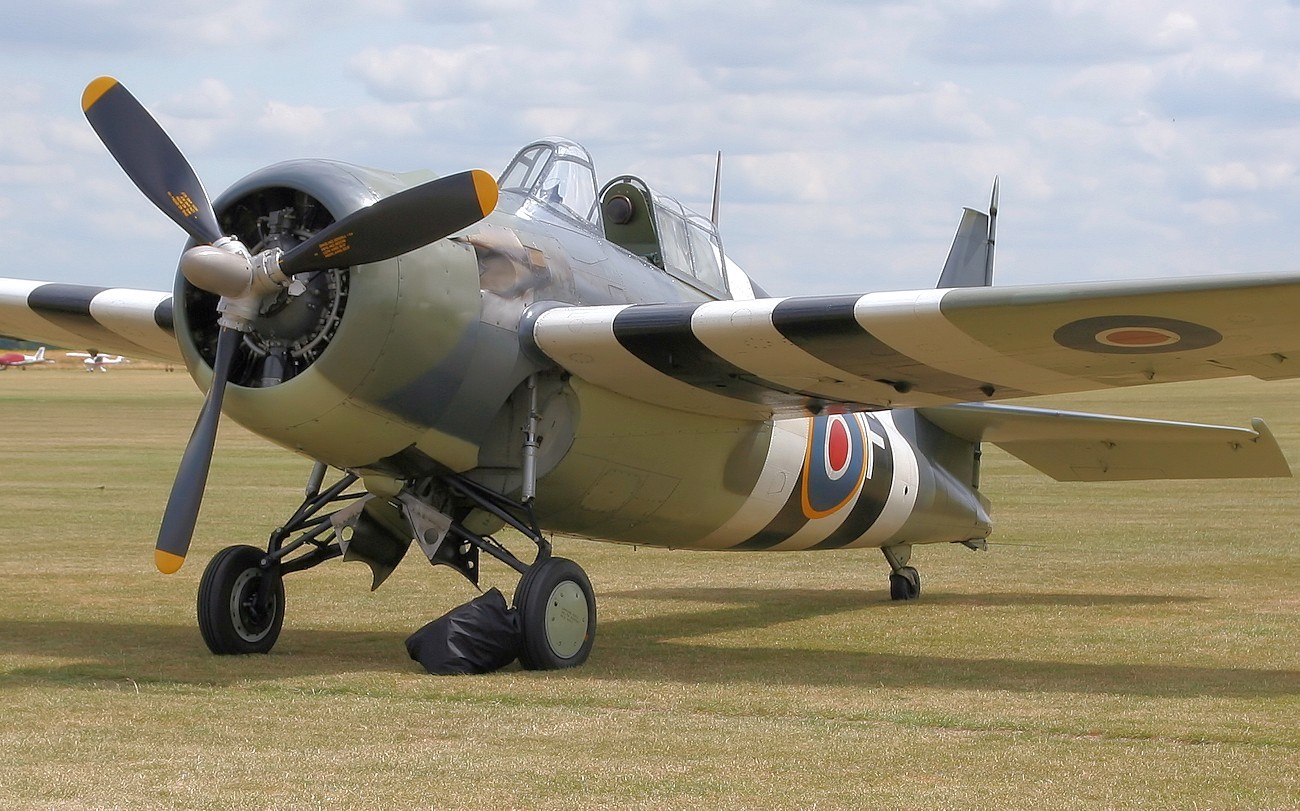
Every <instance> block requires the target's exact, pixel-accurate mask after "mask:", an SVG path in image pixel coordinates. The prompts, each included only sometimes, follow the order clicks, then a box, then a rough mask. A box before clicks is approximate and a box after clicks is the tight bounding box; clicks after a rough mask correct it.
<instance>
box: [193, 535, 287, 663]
mask: <svg viewBox="0 0 1300 811" xmlns="http://www.w3.org/2000/svg"><path fill="white" fill-rule="evenodd" d="M264 557H266V553H265V552H264V551H262V550H261V549H258V548H256V547H252V546H229V547H226V548H225V549H223V550H221V551H220V552H218V553H217V554H216V556H215V557H213V558H212V560H211V562H209V563H208V568H206V569H204V570H203V579H202V580H201V581H199V598H198V614H199V632H200V633H202V634H203V641H204V642H206V643H207V645H208V649H209V650H211V651H212V652H213V653H215V654H217V655H219V656H224V655H229V654H241V653H266V652H268V651H270V650H271V648H273V647H274V646H275V642H276V640H277V639H279V637H280V627H281V626H282V625H283V624H284V580H283V579H282V578H281V577H280V572H279V571H278V569H275V568H268V569H264V568H262V565H261V563H262V558H264Z"/></svg>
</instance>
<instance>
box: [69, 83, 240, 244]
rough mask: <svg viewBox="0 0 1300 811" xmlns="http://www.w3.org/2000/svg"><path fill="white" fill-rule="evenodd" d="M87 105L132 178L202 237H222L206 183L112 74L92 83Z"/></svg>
mask: <svg viewBox="0 0 1300 811" xmlns="http://www.w3.org/2000/svg"><path fill="white" fill-rule="evenodd" d="M81 109H82V110H83V111H84V112H85V114H86V119H87V120H88V121H89V122H90V126H92V127H94V128H95V132H96V133H98V135H99V138H100V140H101V141H103V142H104V146H106V147H108V151H109V152H110V153H112V155H113V157H114V158H115V159H116V160H117V163H118V165H119V166H121V167H122V169H123V171H125V172H126V174H127V177H129V178H131V180H132V181H134V183H135V185H136V186H138V187H139V188H140V191H142V192H144V196H145V197H148V198H149V201H150V202H152V203H153V204H154V205H155V206H157V207H158V208H159V210H161V211H162V213H164V214H166V215H167V216H168V217H171V218H172V219H173V220H175V221H176V223H177V224H178V225H180V227H181V228H184V229H185V232H186V233H187V234H189V235H190V236H191V237H194V239H195V240H196V241H198V242H202V243H204V244H210V243H213V242H216V241H217V240H218V239H220V238H221V236H222V233H221V227H220V226H219V225H217V215H216V213H215V212H213V210H212V203H211V202H210V201H209V200H208V195H207V192H205V191H204V190H203V184H202V183H200V182H199V178H198V176H197V175H195V174H194V169H193V168H191V167H190V164H189V162H188V161H187V160H185V156H184V155H182V154H181V151H180V150H179V149H177V148H176V144H174V143H172V139H171V138H169V137H168V136H167V133H166V132H165V131H164V130H163V128H162V127H160V126H158V122H157V121H155V120H154V118H153V116H151V115H149V111H148V110H146V109H145V108H144V107H143V106H141V104H140V102H138V101H136V99H135V96H132V95H131V93H130V92H129V91H127V89H126V88H125V87H123V86H122V85H121V84H119V83H118V81H117V80H116V79H114V78H112V77H110V76H101V77H99V78H98V79H96V80H94V81H93V82H91V83H90V84H89V85H87V86H86V92H85V93H83V94H82V96H81Z"/></svg>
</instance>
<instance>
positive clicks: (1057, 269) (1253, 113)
mask: <svg viewBox="0 0 1300 811" xmlns="http://www.w3.org/2000/svg"><path fill="white" fill-rule="evenodd" d="M124 9H125V6H124V5H123V4H122V2H120V0H103V1H102V2H74V1H73V0H53V2H51V3H47V4H43V5H41V6H32V7H31V11H30V15H29V18H30V22H29V23H27V24H26V25H25V26H23V27H15V26H10V27H9V28H8V30H4V31H0V45H3V46H5V48H4V50H3V51H0V78H3V79H4V81H0V197H3V198H6V199H9V200H14V199H23V198H28V199H31V200H34V201H37V202H39V203H41V206H44V208H45V213H41V212H40V211H39V210H38V209H39V208H40V207H41V206H30V207H24V206H17V207H11V208H10V209H9V210H8V213H7V214H6V215H5V216H6V220H7V222H6V224H5V233H6V234H8V233H13V232H15V231H18V232H21V233H23V234H26V235H30V238H29V239H28V238H26V237H25V239H26V240H27V241H24V242H23V245H24V246H29V247H25V248H23V250H28V251H30V252H29V253H26V254H24V253H23V252H22V250H17V251H16V252H14V251H11V252H10V253H9V256H10V258H11V261H17V262H19V263H20V264H27V265H30V266H33V267H39V266H49V265H48V262H46V261H45V259H44V258H43V257H42V254H41V251H40V250H39V248H38V247H37V246H39V245H41V244H44V245H46V246H49V245H52V244H55V243H57V244H58V245H59V246H60V250H61V251H65V252H66V253H65V254H64V255H69V256H75V255H79V254H80V255H85V256H93V257H95V258H96V261H97V262H98V263H99V264H100V267H99V268H98V271H99V272H98V274H97V276H96V278H100V279H102V278H103V274H104V273H107V274H109V275H113V274H118V275H120V276H121V277H125V278H122V279H119V281H123V282H127V281H130V280H131V279H135V280H137V281H136V283H150V282H147V280H142V279H141V276H140V274H141V271H140V270H139V266H140V265H142V264H147V265H149V266H150V267H151V268H157V267H163V268H165V270H164V271H163V273H164V275H169V274H170V270H171V266H173V265H174V262H175V254H176V251H177V245H178V243H179V241H180V240H179V239H176V238H175V237H176V234H175V233H174V232H175V231H176V229H175V228H174V226H172V225H171V224H170V223H169V222H167V221H166V220H165V219H164V218H162V217H161V215H158V214H157V213H156V212H152V211H151V210H150V208H149V207H148V204H147V203H142V202H140V201H138V200H137V199H136V198H137V197H138V195H136V194H135V192H134V190H133V189H132V188H131V186H130V183H129V181H126V180H125V178H124V176H122V174H121V172H120V170H118V169H117V167H115V166H113V164H112V161H111V159H109V158H107V157H106V156H105V155H104V152H103V150H102V147H101V146H99V145H98V143H97V140H96V139H95V136H94V135H93V133H92V132H91V131H90V129H89V127H87V126H86V124H85V122H84V120H83V119H82V117H81V114H80V110H79V108H78V105H77V100H78V97H79V95H80V92H81V88H82V87H84V85H85V83H86V81H87V80H88V79H89V78H91V77H93V76H95V75H97V74H99V73H102V72H113V73H114V74H115V75H119V76H122V77H123V79H124V81H126V82H127V83H128V84H129V85H130V86H131V87H132V89H133V91H134V92H136V93H137V95H138V97H139V98H141V100H142V101H143V102H145V103H146V105H147V106H148V107H149V108H150V109H151V110H153V111H154V112H155V114H156V115H157V116H158V118H159V120H160V121H161V122H162V123H163V124H164V126H165V127H166V128H167V129H168V131H169V132H171V133H172V135H173V137H174V138H175V139H176V141H177V143H178V144H179V145H180V146H181V148H182V150H183V151H184V152H185V154H186V155H187V156H188V157H189V158H190V160H191V161H192V162H193V163H194V164H195V166H196V168H197V169H198V170H199V172H200V174H201V176H203V177H204V179H205V181H206V182H208V183H209V184H210V188H212V189H213V190H214V191H217V192H219V190H220V188H221V187H222V185H223V184H225V183H229V182H232V181H233V180H234V179H235V178H237V177H239V176H241V175H243V174H244V173H246V172H248V171H250V170H252V169H254V168H256V167H258V166H261V165H265V164H267V163H270V162H273V161H276V160H280V159H284V158H289V157H295V156H321V157H332V158H337V159H341V160H346V161H352V162H357V163H365V164H370V165H375V166H379V167H383V168H392V169H395V170H405V169H414V168H419V167H429V168H432V169H434V170H435V171H439V172H450V171H456V170H459V169H461V168H465V167H467V166H483V167H485V168H489V169H493V170H497V169H500V168H501V167H502V166H503V165H504V163H505V161H506V160H507V159H508V158H509V157H510V155H511V154H513V151H514V149H515V148H517V147H518V146H520V145H522V144H523V143H524V142H525V141H527V140H530V139H532V138H535V137H539V136H542V135H548V134H557V135H567V136H570V137H573V138H575V139H577V140H579V141H581V142H584V143H586V144H587V145H588V146H589V147H590V148H591V149H592V151H593V154H594V156H595V159H596V163H597V167H598V169H599V170H600V171H601V172H602V174H603V176H605V177H608V176H610V175H612V174H614V173H621V172H633V173H638V174H642V175H643V176H645V177H646V178H647V179H649V180H650V181H651V182H652V183H654V184H656V186H658V187H660V188H661V189H662V190H663V191H666V192H668V193H670V194H672V195H674V196H677V197H680V198H682V199H683V200H684V201H686V202H690V203H692V204H693V205H695V206H697V207H705V206H707V205H708V201H709V197H710V194H711V181H712V161H713V155H714V151H715V150H717V149H721V150H723V152H724V153H725V155H726V158H725V159H724V163H725V167H724V190H723V191H724V207H723V222H724V240H725V241H726V243H727V246H728V249H729V250H730V251H732V252H734V253H735V254H736V255H737V256H738V257H739V258H740V259H741V261H742V264H744V265H745V266H746V267H747V269H749V270H750V271H751V272H753V273H755V274H756V275H757V276H758V277H759V279H760V281H762V282H764V283H765V284H766V286H768V287H769V288H771V289H773V290H779V291H781V292H798V291H808V292H818V291H821V292H825V291H830V290H837V291H847V290H859V289H868V288H871V287H873V286H881V285H889V286H899V285H900V284H903V286H906V284H928V283H932V277H933V276H935V275H937V272H938V268H939V265H940V264H941V263H942V260H943V255H944V253H945V252H946V250H947V246H948V241H949V240H950V238H951V231H952V228H953V227H954V226H955V224H956V220H957V216H958V214H959V212H960V207H961V206H962V205H972V206H982V205H984V204H985V203H986V202H987V194H988V184H989V183H990V182H991V179H992V176H993V174H995V173H1000V174H1001V175H1002V183H1003V200H1002V204H1003V212H1004V213H1003V223H1002V226H1001V228H1002V240H1001V248H1000V255H1001V256H1002V257H1003V259H1002V261H1001V262H1000V270H999V276H1000V278H1001V279H1002V280H1003V281H1008V282H1011V281H1047V280H1050V279H1065V278H1099V277H1103V276H1106V275H1108V274H1117V275H1125V274H1129V275H1131V274H1139V273H1140V274H1142V275H1160V274H1169V273H1184V272H1191V271H1192V270H1196V269H1200V268H1205V267H1208V266H1209V265H1211V264H1213V262H1212V261H1211V257H1210V253H1211V252H1210V251H1208V250H1206V249H1205V247H1204V246H1201V248H1200V249H1199V250H1196V249H1192V248H1189V247H1187V246H1190V245H1196V244H1198V242H1200V241H1201V240H1203V238H1204V237H1203V232H1204V230H1205V229H1206V226H1207V224H1212V226H1213V230H1214V239H1215V243H1214V247H1215V249H1216V250H1217V249H1221V250H1223V251H1225V252H1227V253H1229V254H1231V255H1232V256H1234V257H1235V259H1236V260H1237V262H1236V263H1235V264H1234V266H1241V267H1243V269H1248V268H1249V267H1250V266H1252V265H1253V266H1269V267H1286V266H1295V264H1296V260H1295V259H1294V258H1293V252H1294V251H1293V247H1292V246H1291V245H1290V243H1291V241H1292V240H1291V238H1290V234H1289V233H1283V232H1284V231H1285V229H1284V228H1282V227H1281V226H1277V229H1278V232H1277V233H1272V232H1270V230H1269V228H1270V224H1269V222H1268V214H1269V212H1289V211H1294V210H1295V209H1296V206H1297V203H1300V182H1298V179H1297V177H1296V167H1298V166H1300V56H1297V54H1300V51H1297V49H1296V44H1297V42H1300V8H1297V7H1296V6H1295V5H1294V4H1287V3H1284V2H1282V1H1281V0H1243V2H1241V3H1233V4H1224V3H1218V2H1213V3H1212V2H1209V0H1185V1H1184V2H1173V1H1172V0H1141V1H1140V2H1134V1H1133V0H1104V1H1103V2H1082V0H1079V1H1078V2H1075V1H1073V0H1071V1H1070V2H1066V0H1055V2H1045V3H1040V2H1035V1H1032V0H924V1H923V2H918V3H907V4H881V3H855V2H833V0H809V2H806V3H801V4H799V5H798V6H790V5H786V4H779V3H774V2H762V3H754V4H748V5H743V6H740V5H726V4H721V3H712V4H701V3H696V2H687V0H664V1H663V2H660V3H657V4H653V5H634V4H626V3H617V2H614V1H613V0H556V2H552V3H548V4H544V5H543V4H540V3H536V2H526V1H525V0H474V1H471V0H467V1H466V2H462V3H456V4H445V3H434V2H431V0H381V2H378V3H371V4H366V5H365V6H364V7H360V6H356V5H355V4H351V3H344V2H342V1H341V0H329V1H328V2H315V3H307V2H306V0H285V2H280V3H271V2H270V0H236V2H234V3H233V4H227V6H223V8H222V10H221V13H219V14H214V13H213V12H212V8H211V6H210V4H204V3H200V2H198V0H180V2H175V3H171V2H169V3H167V4H165V8H164V4H163V2H162V0H145V2H144V3H143V5H141V4H136V5H134V6H132V11H131V13H125V11H124ZM69 187H76V188H78V189H79V190H80V193H81V194H82V195H83V198H82V199H83V201H89V203H88V204H90V205H93V206H96V207H98V208H99V209H103V211H100V212H98V213H97V214H96V217H97V219H96V225H95V226H94V227H95V230H96V232H97V235H98V237H99V239H100V240H106V239H110V237H109V236H107V234H108V233H109V232H113V231H118V232H121V233H123V234H130V235H131V239H129V240H123V241H122V242H114V243H113V244H114V246H118V245H121V246H122V250H121V251H120V254H119V252H118V251H115V250H114V251H105V250H101V249H100V248H99V245H102V244H104V243H102V242H101V243H99V244H95V243H89V242H81V241H79V240H80V239H81V236H80V233H79V232H78V230H77V229H70V228H68V227H67V222H66V219H65V218H64V217H50V216H49V215H48V211H49V210H51V207H55V208H57V209H58V210H59V211H60V212H64V211H66V212H67V216H68V217H71V216H72V212H73V202H72V201H73V199H74V198H73V197H71V196H69V193H68V188H69ZM130 206H138V208H129V207H130ZM59 207H64V208H59ZM118 207H120V208H123V209H126V210H129V211H130V213H129V214H128V213H126V212H125V211H122V212H119V211H110V210H109V209H113V208H118ZM29 208H30V209H33V210H28V209H29ZM147 223H153V224H152V225H146V224H147ZM128 245H129V246H130V247H129V248H127V247H126V246H128ZM1288 263H1289V265H1288ZM52 272H53V273H56V274H63V276H62V278H66V279H70V280H77V279H78V278H79V274H82V273H84V272H85V271H84V270H83V269H82V268H81V267H80V266H79V265H77V264H75V263H73V264H68V265H66V266H65V265H59V264H56V265H55V266H54V267H53V268H52ZM151 272H152V271H151ZM150 278H151V279H153V278H154V277H152V276H151V277H150ZM901 280H907V282H906V283H905V284H904V283H902V282H901ZM152 283H156V280H155V281H154V282H152ZM167 283H169V282H167ZM165 284H166V283H164V286H165Z"/></svg>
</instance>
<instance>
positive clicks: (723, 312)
mask: <svg viewBox="0 0 1300 811" xmlns="http://www.w3.org/2000/svg"><path fill="white" fill-rule="evenodd" d="M1297 313H1300V276H1296V275H1294V274H1286V275H1280V274H1279V275H1261V276H1213V277H1201V278H1196V279H1185V280H1152V281H1142V282H1107V283H1094V284H1071V285H1042V286H1026V287H1000V288H996V287H970V288H960V289H946V290H945V289H940V290H919V291H904V292H886V293H868V294H866V295H861V296H813V297H798V298H785V299H760V300H756V301H713V302H705V303H688V304H642V305H626V306H601V307H553V308H551V309H548V310H545V311H542V312H540V313H539V314H537V315H536V316H535V317H534V318H533V319H531V321H530V323H529V324H528V325H526V326H525V328H524V339H525V341H526V342H530V343H531V344H532V345H533V346H534V347H535V348H536V349H537V350H539V351H540V352H542V353H543V354H545V355H546V356H548V357H549V358H551V359H552V360H553V361H555V362H556V363H558V364H559V365H561V366H563V367H564V368H566V369H567V370H568V371H570V372H572V373H573V374H575V375H578V376H579V377H582V378H584V379H585V380H587V381H588V382H590V383H594V384H596V385H599V386H603V387H606V388H609V389H611V390H614V391H617V392H619V393H622V394H625V395H627V396H630V397H634V398H636V399H640V400H644V401H647V402H652V403H656V404H658V405H663V406H668V407H671V408H677V409H681V410H685V411H693V412H697V413H704V414H722V415H728V416H733V417H739V418H745V419H765V418H767V417H769V416H771V415H773V414H775V415H778V416H792V415H796V414H806V413H809V412H813V413H816V412H820V411H821V410H823V409H825V408H827V407H828V406H830V407H847V408H850V409H855V410H867V409H881V408H899V407H904V408H905V407H925V406H938V405H945V404H952V403H964V402H985V401H993V400H1003V399H1008V398H1014V397H1023V396H1027V395H1032V394H1056V393H1064V392H1075V391H1088V390H1094V389H1105V388H1113V387H1120V386H1134V385H1144V384H1149V383H1165V382H1174V381H1180V380H1199V379H1208V378H1218V377H1231V376H1236V375H1254V376H1255V377H1259V378H1264V379H1275V378H1284V377H1294V376H1297V375H1300V318H1298V317H1297Z"/></svg>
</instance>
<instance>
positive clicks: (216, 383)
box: [154, 327, 241, 574]
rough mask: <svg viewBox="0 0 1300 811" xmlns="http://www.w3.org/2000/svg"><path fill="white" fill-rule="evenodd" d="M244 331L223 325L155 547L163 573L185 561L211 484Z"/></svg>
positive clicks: (170, 571)
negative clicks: (224, 407)
mask: <svg viewBox="0 0 1300 811" xmlns="http://www.w3.org/2000/svg"><path fill="white" fill-rule="evenodd" d="M240 337H241V334H240V332H239V331H238V330H233V329H230V328H228V327H222V328H221V332H220V333H218V335H217V359H216V362H215V363H213V365H212V385H211V386H210V387H209V388H208V396H207V398H206V399H205V400H204V401H203V410H202V411H200V412H199V419H198V421H197V422H195V423H194V432H193V433H192V434H190V442H189V444H188V445H186V446H185V455H184V456H182V457H181V464H180V467H179V468H177V470H176V481H175V483H173V484H172V492H171V495H170V496H169V497H168V498H167V510H166V511H165V512H164V513H163V519H162V526H160V527H159V528H158V545H157V546H156V547H155V548H154V565H156V566H157V567H158V571H160V572H162V573H163V574H172V573H174V572H175V571H177V570H178V569H180V568H181V564H183V563H185V554H186V552H188V551H189V548H190V538H191V537H193V535H194V524H195V522H196V521H197V520H198V517H199V506H200V505H201V504H202V503H203V489H204V487H205V486H206V485H207V483H208V468H209V467H210V466H211V464H212V448H213V446H214V445H215V444H216V441H217V420H218V418H219V417H220V416H221V401H222V399H223V398H224V397H225V394H226V383H227V382H228V380H229V378H230V365H231V362H232V361H233V360H234V357H235V347H237V346H238V345H239V341H240Z"/></svg>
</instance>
